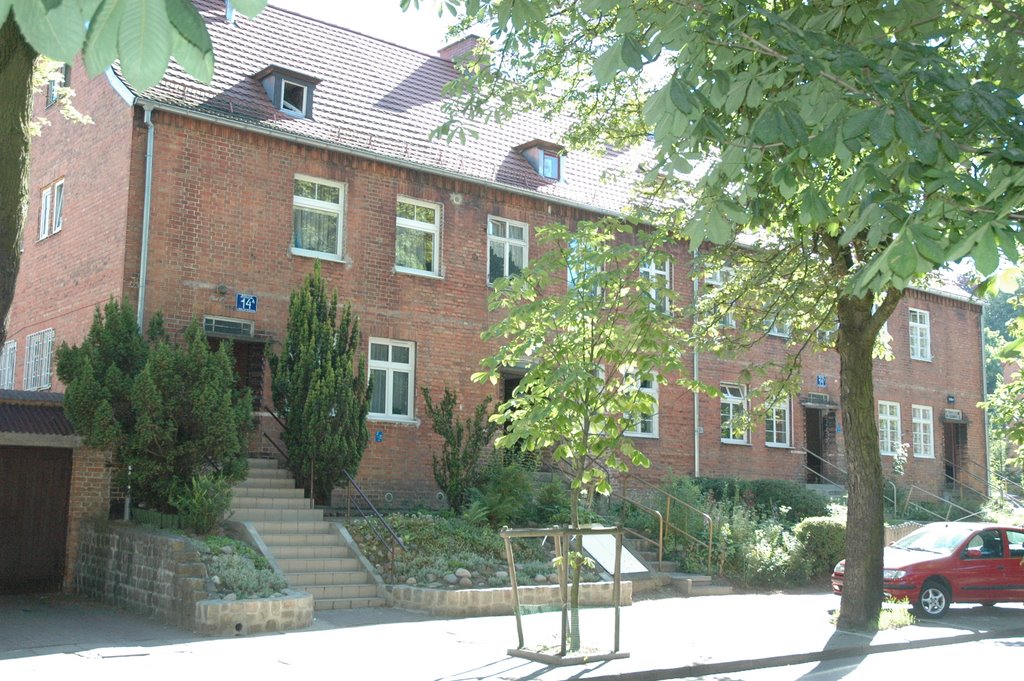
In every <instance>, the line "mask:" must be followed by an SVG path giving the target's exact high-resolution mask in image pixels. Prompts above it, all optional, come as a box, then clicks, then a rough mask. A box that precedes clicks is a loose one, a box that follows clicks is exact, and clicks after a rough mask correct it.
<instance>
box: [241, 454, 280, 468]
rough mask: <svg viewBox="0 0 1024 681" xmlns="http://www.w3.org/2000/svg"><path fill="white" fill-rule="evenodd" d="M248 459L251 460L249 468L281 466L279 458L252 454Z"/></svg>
mask: <svg viewBox="0 0 1024 681" xmlns="http://www.w3.org/2000/svg"><path fill="white" fill-rule="evenodd" d="M246 461H248V462H249V470H253V469H254V468H280V467H281V466H280V464H279V463H278V461H277V459H272V458H268V457H265V456H250V457H249V458H248V459H246Z"/></svg>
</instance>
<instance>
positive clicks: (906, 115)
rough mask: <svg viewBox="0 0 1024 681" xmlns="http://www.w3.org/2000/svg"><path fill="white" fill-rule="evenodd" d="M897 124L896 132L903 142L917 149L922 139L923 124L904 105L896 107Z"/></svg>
mask: <svg viewBox="0 0 1024 681" xmlns="http://www.w3.org/2000/svg"><path fill="white" fill-rule="evenodd" d="M895 124H896V134H897V135H899V136H900V139H901V140H903V143H904V144H906V145H907V146H908V147H909V148H910V149H915V148H916V147H917V145H918V142H919V141H920V139H921V124H920V123H918V122H917V119H916V118H914V117H913V116H912V115H911V114H910V112H909V111H907V110H906V109H904V108H903V107H896V117H895Z"/></svg>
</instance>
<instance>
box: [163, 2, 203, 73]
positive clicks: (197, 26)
mask: <svg viewBox="0 0 1024 681" xmlns="http://www.w3.org/2000/svg"><path fill="white" fill-rule="evenodd" d="M166 2H167V18H168V19H170V22H171V25H172V26H174V28H175V33H174V36H173V42H172V43H171V52H172V54H173V55H174V58H175V59H176V60H177V62H178V63H179V64H181V67H182V68H183V69H185V70H186V71H188V72H189V73H191V74H192V75H193V76H195V77H196V78H197V79H198V80H201V81H203V82H204V83H209V82H210V80H211V79H212V78H213V43H211V42H210V34H209V33H208V32H207V31H206V24H205V23H204V22H203V19H202V17H200V16H199V13H198V12H197V11H196V8H195V6H194V5H193V4H192V3H191V2H189V0H166Z"/></svg>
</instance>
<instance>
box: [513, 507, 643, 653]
mask: <svg viewBox="0 0 1024 681" xmlns="http://www.w3.org/2000/svg"><path fill="white" fill-rule="evenodd" d="M587 534H610V535H613V536H614V537H615V571H614V575H613V582H612V601H613V602H614V604H615V638H614V644H613V647H612V650H611V651H609V652H605V653H596V654H595V653H589V652H588V653H582V652H579V651H574V653H573V654H572V655H570V654H569V651H568V650H567V645H566V641H567V638H568V635H569V607H570V604H569V585H568V575H569V570H568V568H569V544H570V539H571V538H572V537H574V536H579V537H581V539H580V545H581V547H582V544H583V541H582V536H583V535H587ZM501 537H502V539H504V540H505V557H506V559H507V560H508V575H509V581H510V582H511V585H512V607H513V609H514V610H515V615H516V632H517V634H518V635H519V646H518V647H516V648H509V649H508V654H509V655H510V656H511V657H520V658H524V659H527V660H532V661H534V662H543V663H544V664H548V665H551V666H556V667H568V666H571V665H578V664H587V663H590V662H602V661H605V660H621V659H624V658H627V657H629V653H625V652H620V651H619V629H620V609H621V608H620V605H619V600H620V594H621V586H622V528H621V527H619V526H614V527H601V526H587V527H576V528H573V527H559V526H557V525H556V526H554V527H546V528H524V529H509V528H507V527H506V528H503V529H502V530H501ZM543 537H552V538H553V539H554V542H555V554H556V555H557V556H559V557H560V558H561V561H559V565H558V594H559V600H560V601H561V612H562V626H561V648H560V651H559V652H558V653H557V654H554V653H546V652H541V651H537V650H530V649H528V648H527V647H526V643H525V640H524V638H523V616H522V608H521V607H520V604H519V579H518V577H517V575H516V563H515V560H514V558H513V555H512V539H513V538H515V539H529V538H543Z"/></svg>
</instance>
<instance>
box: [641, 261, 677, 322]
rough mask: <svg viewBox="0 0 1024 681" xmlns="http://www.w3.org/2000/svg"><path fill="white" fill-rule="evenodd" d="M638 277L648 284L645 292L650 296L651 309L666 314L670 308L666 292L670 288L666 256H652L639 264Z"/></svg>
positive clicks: (670, 270) (670, 274) (670, 281)
mask: <svg viewBox="0 0 1024 681" xmlns="http://www.w3.org/2000/svg"><path fill="white" fill-rule="evenodd" d="M640 278H641V279H643V280H644V281H646V282H648V284H649V288H648V290H647V294H648V295H649V296H650V297H651V309H652V310H658V311H659V312H664V313H666V314H667V313H668V312H669V310H670V306H669V296H668V292H669V291H671V290H672V269H671V266H670V264H669V261H668V258H664V257H662V258H652V259H651V260H648V261H647V262H645V263H643V264H642V265H640Z"/></svg>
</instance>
